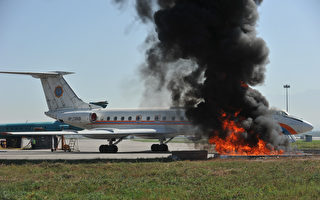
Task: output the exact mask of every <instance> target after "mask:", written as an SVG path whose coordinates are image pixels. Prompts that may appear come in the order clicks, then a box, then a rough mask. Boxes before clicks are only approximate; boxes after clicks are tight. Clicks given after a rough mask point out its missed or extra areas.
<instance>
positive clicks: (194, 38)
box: [115, 0, 287, 148]
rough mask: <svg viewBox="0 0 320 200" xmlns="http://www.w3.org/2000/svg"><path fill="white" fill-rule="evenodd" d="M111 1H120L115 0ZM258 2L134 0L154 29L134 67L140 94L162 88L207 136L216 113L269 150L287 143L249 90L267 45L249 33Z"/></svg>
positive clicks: (258, 79)
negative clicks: (139, 78)
mask: <svg viewBox="0 0 320 200" xmlns="http://www.w3.org/2000/svg"><path fill="white" fill-rule="evenodd" d="M115 2H117V3H123V2H124V1H120V0H115ZM261 2H262V0H157V1H150V0H136V4H135V5H136V10H137V13H138V16H139V17H140V19H141V21H142V22H143V23H149V24H153V25H154V26H155V32H154V33H155V34H153V33H150V36H149V37H148V40H147V43H148V44H149V48H148V49H147V51H146V63H145V64H144V65H143V66H144V67H143V68H142V70H141V74H142V76H143V79H144V80H145V82H146V84H145V85H146V93H147V94H148V93H150V92H153V93H156V92H159V91H162V90H163V89H164V88H166V89H167V90H169V92H170V94H171V99H172V104H173V105H174V106H183V107H185V108H186V109H187V111H186V114H187V117H188V118H189V119H190V120H191V121H192V122H193V123H194V124H195V125H197V126H198V127H200V129H201V130H202V136H207V137H210V136H212V134H213V132H214V131H216V130H221V131H219V137H221V138H225V137H226V134H227V133H226V132H225V131H222V129H221V114H222V113H226V114H227V115H230V116H234V113H238V112H239V114H238V115H237V117H236V118H235V119H234V120H237V122H238V123H239V124H241V126H242V127H243V128H245V129H246V130H247V132H248V133H250V134H246V135H245V136H244V137H246V138H245V139H246V141H247V143H248V144H249V145H253V146H254V145H256V144H257V142H258V140H257V136H258V138H260V139H262V140H264V141H265V142H267V143H268V145H272V146H273V147H276V148H277V147H278V146H282V145H286V143H287V140H286V139H285V138H284V137H283V136H281V135H280V132H281V128H280V126H279V125H278V124H277V123H276V122H275V121H273V120H272V117H271V115H270V110H269V105H268V102H267V100H266V99H265V98H264V97H263V96H262V95H261V94H260V93H259V92H258V91H257V90H255V89H252V88H251V87H250V86H256V85H258V84H261V83H263V81H264V78H265V76H264V73H265V66H266V64H267V63H268V52H269V50H268V48H267V46H266V44H265V42H264V40H263V39H261V38H259V37H257V33H256V30H255V27H256V22H257V19H258V11H257V6H258V5H260V3H261Z"/></svg>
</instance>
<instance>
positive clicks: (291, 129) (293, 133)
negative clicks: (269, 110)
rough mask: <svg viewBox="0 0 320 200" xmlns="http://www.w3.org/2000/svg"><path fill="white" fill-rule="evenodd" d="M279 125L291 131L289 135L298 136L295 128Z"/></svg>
mask: <svg viewBox="0 0 320 200" xmlns="http://www.w3.org/2000/svg"><path fill="white" fill-rule="evenodd" d="M279 124H280V126H281V127H283V128H285V129H287V131H289V133H291V134H292V135H295V134H298V133H297V131H295V130H294V129H293V128H291V127H290V126H288V125H287V124H282V123H279Z"/></svg>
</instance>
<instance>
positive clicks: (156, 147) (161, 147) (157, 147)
mask: <svg viewBox="0 0 320 200" xmlns="http://www.w3.org/2000/svg"><path fill="white" fill-rule="evenodd" d="M172 139H173V137H172V138H170V139H169V140H167V141H165V140H166V139H165V138H161V139H159V140H160V144H153V145H151V151H155V152H167V151H168V145H167V143H168V142H170V141H171V140H172Z"/></svg>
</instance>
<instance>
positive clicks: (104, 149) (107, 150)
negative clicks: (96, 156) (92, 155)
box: [99, 144, 118, 153]
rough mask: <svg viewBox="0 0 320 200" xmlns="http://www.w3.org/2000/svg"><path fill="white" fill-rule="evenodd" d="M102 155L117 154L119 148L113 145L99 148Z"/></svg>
mask: <svg viewBox="0 0 320 200" xmlns="http://www.w3.org/2000/svg"><path fill="white" fill-rule="evenodd" d="M99 151H100V153H117V152H118V147H117V146H116V145H114V144H111V145H101V146H100V147H99Z"/></svg>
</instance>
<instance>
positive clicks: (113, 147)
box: [99, 137, 124, 153]
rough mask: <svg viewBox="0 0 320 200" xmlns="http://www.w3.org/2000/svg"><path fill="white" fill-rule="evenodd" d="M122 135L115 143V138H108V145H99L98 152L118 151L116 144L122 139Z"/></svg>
mask: <svg viewBox="0 0 320 200" xmlns="http://www.w3.org/2000/svg"><path fill="white" fill-rule="evenodd" d="M123 138H124V137H122V138H119V139H118V140H117V141H116V142H115V143H113V142H114V141H115V140H116V139H115V138H112V139H108V141H109V145H105V144H103V145H100V147H99V151H100V153H117V152H118V147H117V144H118V143H119V142H121V141H122V140H123Z"/></svg>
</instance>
